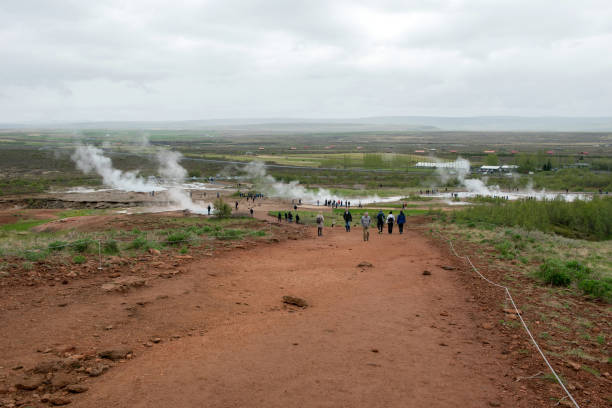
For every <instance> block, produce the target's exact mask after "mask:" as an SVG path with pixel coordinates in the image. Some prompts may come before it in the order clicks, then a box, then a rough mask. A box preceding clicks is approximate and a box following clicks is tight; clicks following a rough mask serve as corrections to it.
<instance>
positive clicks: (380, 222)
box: [376, 210, 385, 234]
mask: <svg viewBox="0 0 612 408" xmlns="http://www.w3.org/2000/svg"><path fill="white" fill-rule="evenodd" d="M384 225H385V213H383V212H382V210H378V214H376V227H378V233H379V234H382V232H383V226H384Z"/></svg>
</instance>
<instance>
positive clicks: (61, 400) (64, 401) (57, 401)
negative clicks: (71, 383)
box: [49, 395, 72, 406]
mask: <svg viewBox="0 0 612 408" xmlns="http://www.w3.org/2000/svg"><path fill="white" fill-rule="evenodd" d="M71 402H72V401H70V399H68V398H66V397H63V396H61V395H52V396H51V397H50V398H49V403H50V404H51V405H56V406H60V405H68V404H70V403H71Z"/></svg>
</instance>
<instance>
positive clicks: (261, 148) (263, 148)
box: [257, 146, 266, 150]
mask: <svg viewBox="0 0 612 408" xmlns="http://www.w3.org/2000/svg"><path fill="white" fill-rule="evenodd" d="M257 150H266V149H265V147H262V146H260V147H258V148H257Z"/></svg>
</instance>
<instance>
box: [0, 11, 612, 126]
mask: <svg viewBox="0 0 612 408" xmlns="http://www.w3.org/2000/svg"><path fill="white" fill-rule="evenodd" d="M609 44H612V3H611V2H609V1H607V0H605V1H600V0H586V1H579V0H568V1H563V2H559V1H553V0H539V1H536V2H534V1H527V0H514V1H510V0H499V1H495V2H492V1H488V0H446V1H445V0H421V1H417V0H413V1H394V0H385V1H333V2H330V1H321V0H313V1H310V2H289V1H284V0H259V1H238V0H226V1H221V0H215V1H206V2H198V1H172V2H169V1H162V0H154V1H144V0H141V1H131V2H124V1H119V0H103V1H99V2H84V1H34V0H31V1H18V0H8V1H6V2H2V3H1V4H0V60H2V64H0V89H2V96H0V121H4V122H16V121H21V120H51V119H57V120H113V119H119V120H130V119H133V120H140V119H143V120H146V119H152V118H157V119H169V120H174V119H204V118H211V117H219V116H224V117H246V116H267V117H277V116H283V115H287V116H309V117H330V116H369V115H404V114H405V115H411V114H429V115H486V114H495V115H499V114H521V115H544V114H546V115H548V114H556V115H606V114H609V112H611V111H612V92H610V91H611V90H612V74H611V72H612V57H610V56H609V55H608V54H609V53H608V52H607V49H608V48H609Z"/></svg>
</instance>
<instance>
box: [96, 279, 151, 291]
mask: <svg viewBox="0 0 612 408" xmlns="http://www.w3.org/2000/svg"><path fill="white" fill-rule="evenodd" d="M146 283H147V281H146V280H145V279H143V278H141V277H139V276H125V277H119V278H116V279H115V280H114V281H113V282H111V283H105V284H104V285H102V290H104V291H106V292H127V291H128V290H130V288H138V287H141V286H144V285H146Z"/></svg>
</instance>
